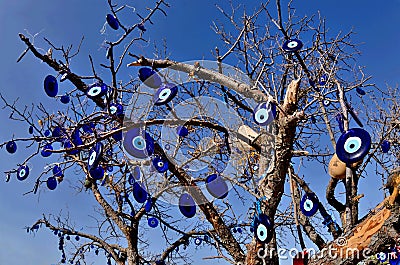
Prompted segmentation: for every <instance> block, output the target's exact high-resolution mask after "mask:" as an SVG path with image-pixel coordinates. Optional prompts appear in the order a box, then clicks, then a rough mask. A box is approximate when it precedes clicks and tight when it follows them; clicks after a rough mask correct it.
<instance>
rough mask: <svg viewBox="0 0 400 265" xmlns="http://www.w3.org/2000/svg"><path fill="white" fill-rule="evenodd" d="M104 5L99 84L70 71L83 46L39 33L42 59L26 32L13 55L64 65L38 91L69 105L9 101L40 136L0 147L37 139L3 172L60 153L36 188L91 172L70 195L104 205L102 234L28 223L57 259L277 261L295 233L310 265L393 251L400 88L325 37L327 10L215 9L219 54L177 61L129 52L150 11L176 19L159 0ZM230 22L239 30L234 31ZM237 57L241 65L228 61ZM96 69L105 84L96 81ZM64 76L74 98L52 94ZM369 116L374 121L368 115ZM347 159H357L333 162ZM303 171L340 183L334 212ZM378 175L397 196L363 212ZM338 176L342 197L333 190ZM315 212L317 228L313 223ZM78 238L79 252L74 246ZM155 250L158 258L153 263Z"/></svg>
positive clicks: (47, 221)
mask: <svg viewBox="0 0 400 265" xmlns="http://www.w3.org/2000/svg"><path fill="white" fill-rule="evenodd" d="M108 3H109V7H110V14H108V15H107V22H108V24H109V25H108V26H109V27H111V28H112V29H115V30H121V31H122V32H123V34H122V35H121V36H120V37H119V38H118V39H116V40H108V41H106V47H107V55H106V56H107V59H108V63H107V64H96V62H95V60H93V58H92V57H89V61H90V63H91V66H92V69H91V71H92V75H91V76H81V75H80V74H79V73H74V72H72V71H71V58H73V57H76V56H78V55H79V51H80V45H79V47H78V49H76V50H75V51H74V50H73V49H72V45H71V46H68V47H65V46H61V47H58V46H57V45H54V44H53V43H52V42H51V41H50V40H47V39H45V40H46V42H47V44H48V47H47V49H45V50H48V52H47V53H43V52H41V49H39V48H38V47H35V46H34V45H33V43H32V40H30V39H29V38H28V37H26V36H25V35H23V34H20V35H19V36H20V39H21V40H22V41H23V42H24V43H25V45H26V47H27V48H26V50H25V51H24V52H23V53H22V54H21V56H20V58H18V61H20V60H21V59H22V58H23V57H24V56H25V55H26V54H27V53H31V54H33V55H34V56H35V57H37V58H38V59H39V60H41V61H43V62H44V63H46V64H47V65H48V66H49V67H50V68H51V69H52V70H53V71H54V73H55V75H56V76H57V77H55V76H53V75H49V76H47V77H46V79H45V81H44V82H45V84H44V86H45V89H46V93H47V95H48V96H50V97H56V98H59V99H60V101H61V102H63V103H65V104H69V107H68V109H67V110H66V111H58V112H55V111H52V110H49V109H48V108H46V106H43V105H41V104H40V105H39V106H32V107H25V108H23V109H21V108H20V107H19V106H18V104H17V102H13V103H10V102H9V101H7V100H6V99H5V98H4V97H3V96H2V99H3V102H4V104H5V106H6V107H7V108H8V109H10V110H11V116H10V118H11V119H14V120H17V121H22V122H24V123H27V124H28V125H29V126H30V127H31V128H30V130H31V135H30V136H28V137H21V138H15V139H12V141H10V142H6V143H3V144H2V145H1V146H6V148H7V150H8V151H9V152H15V146H16V145H19V144H20V143H21V142H27V143H29V146H30V149H31V150H32V153H31V155H30V156H28V157H27V158H26V159H25V161H22V162H21V163H20V164H19V165H18V166H17V168H15V169H11V170H9V171H7V172H6V174H7V175H8V179H9V178H10V176H11V175H12V174H17V178H18V179H20V180H23V179H25V178H26V177H28V175H29V167H28V162H29V161H30V160H31V159H32V158H33V157H35V156H40V155H41V156H44V157H47V156H50V155H52V157H57V159H55V160H54V161H53V162H52V163H48V164H47V165H46V166H45V167H44V170H43V172H42V174H41V175H40V176H39V177H38V178H37V180H36V185H35V186H34V187H33V189H32V191H31V192H28V193H33V194H36V193H37V192H38V191H39V190H40V189H43V188H45V187H44V186H45V185H47V187H48V188H49V189H55V188H56V186H57V184H59V185H62V184H63V183H62V181H63V179H64V172H66V171H75V172H84V175H85V177H84V178H82V179H79V181H78V182H79V183H78V184H77V185H76V186H77V188H78V189H79V190H80V192H87V193H88V194H90V195H91V196H93V197H94V198H95V200H96V201H97V203H98V206H99V211H98V215H96V225H97V231H98V232H97V233H96V234H94V233H86V232H83V231H78V230H76V229H74V226H73V224H72V221H71V220H69V218H63V217H62V216H58V215H56V214H54V215H51V216H43V217H42V218H41V219H39V220H37V221H36V222H35V223H34V224H33V225H32V226H31V227H28V231H29V230H31V231H32V230H37V229H39V227H40V226H45V227H47V228H48V229H50V230H52V231H54V233H55V234H56V235H58V236H59V250H60V251H61V261H60V263H66V262H71V263H75V264H80V263H85V262H88V260H90V258H88V257H89V256H90V255H92V254H93V253H94V254H98V253H99V250H104V252H105V253H106V259H107V260H108V263H109V264H110V263H112V261H113V262H114V263H115V264H148V263H155V264H164V263H165V262H170V263H171V264H179V263H185V264H186V263H189V262H190V261H191V259H192V256H193V255H191V254H190V253H188V252H187V251H184V250H182V249H185V248H186V247H187V246H188V245H189V243H190V242H193V243H194V244H195V245H197V246H200V245H206V246H209V247H211V249H213V250H215V253H217V254H216V255H214V256H210V257H206V258H208V259H224V260H226V261H228V262H230V263H232V264H245V263H246V264H252V265H253V264H278V263H279V259H278V252H277V250H278V248H285V247H287V244H286V243H285V241H286V239H287V238H288V236H287V235H285V234H287V233H288V232H289V233H290V237H291V238H294V239H295V240H296V243H298V244H299V245H300V247H301V248H302V249H304V248H307V246H306V243H305V242H306V241H305V240H304V239H303V237H304V236H307V237H308V238H309V239H310V240H311V241H312V242H313V243H314V244H315V246H316V247H317V248H318V249H319V250H320V251H321V252H320V254H321V255H315V256H312V257H303V258H300V259H302V260H303V262H306V260H307V259H309V263H308V264H319V263H321V262H324V264H355V263H356V262H358V261H359V260H362V259H363V258H365V257H361V256H357V255H349V254H347V253H346V251H349V250H351V251H353V252H352V253H353V254H354V251H355V250H357V251H362V250H365V249H368V250H369V251H370V253H375V252H379V251H381V250H383V249H385V248H386V247H387V245H388V244H389V245H392V246H394V245H395V244H396V237H397V233H398V229H399V228H398V224H397V223H398V218H399V212H398V207H397V202H396V201H395V199H396V196H397V193H398V187H397V185H398V184H399V183H400V180H399V182H397V178H398V171H393V169H395V168H396V166H398V161H399V158H400V157H399V148H400V145H399V135H400V134H399V131H400V125H399V118H400V117H399V116H400V110H399V108H400V106H399V103H398V102H399V91H398V87H396V88H385V89H380V88H377V87H376V86H375V85H374V84H373V83H371V81H370V80H371V77H370V76H368V75H366V74H365V73H364V68H363V67H361V66H358V65H357V64H356V63H357V56H358V54H359V52H358V50H357V46H356V45H355V44H353V43H352V42H351V37H352V34H353V33H352V32H349V33H346V34H338V35H336V36H330V35H329V32H328V30H327V29H326V24H325V20H324V18H323V17H322V16H321V15H319V14H318V15H315V16H307V17H299V16H297V15H296V12H295V11H296V9H295V8H293V6H292V2H291V1H290V2H289V4H288V5H287V6H283V5H282V4H281V2H280V1H279V0H276V1H275V3H269V2H267V3H261V4H260V5H259V8H258V9H257V10H255V11H254V12H253V13H251V14H248V13H247V12H246V11H245V10H242V9H241V8H237V7H235V6H233V5H232V8H231V10H230V11H228V10H224V9H222V8H220V7H218V6H217V8H218V9H219V10H220V11H221V15H222V17H223V18H224V19H225V21H220V22H215V23H214V24H213V29H214V30H215V32H216V34H218V36H219V37H220V38H221V40H222V42H223V43H224V45H223V46H221V47H217V48H215V51H213V55H214V56H215V62H207V61H204V60H195V61H191V62H176V61H173V60H170V59H169V58H167V56H166V54H167V51H166V49H165V50H160V49H159V48H158V47H155V53H156V57H155V58H145V57H143V56H142V55H140V54H134V53H133V51H131V47H132V45H133V44H134V43H136V42H146V41H147V40H146V38H145V34H144V33H145V30H146V28H145V27H146V25H147V24H148V23H152V19H153V17H154V16H157V15H167V8H168V7H169V5H168V4H167V3H166V2H165V1H164V0H159V1H157V2H155V3H154V5H153V7H151V8H148V13H147V14H142V15H139V18H140V22H139V23H137V24H134V25H124V24H123V23H122V21H121V20H120V19H119V15H120V14H121V13H123V12H125V10H127V9H129V8H130V7H129V6H128V5H121V6H117V5H114V4H113V3H112V2H111V0H109V1H108ZM285 10H286V11H285ZM227 23H229V24H230V26H231V27H232V28H233V31H231V32H228V31H226V30H225V28H226V27H225V25H227ZM82 41H84V40H83V39H82ZM228 58H229V59H231V61H232V58H233V59H234V61H235V62H236V65H234V66H229V65H226V64H225V62H226V61H227V60H228ZM126 65H128V66H129V67H131V68H133V69H135V70H136V69H137V70H138V73H139V78H135V77H132V76H131V77H130V78H129V80H122V76H121V75H120V73H121V71H122V70H121V69H123V68H124V67H126ZM99 67H102V68H105V69H107V70H109V72H108V73H109V76H108V77H105V76H99V75H98V74H97V72H98V71H96V69H98V68H99ZM58 80H60V81H61V82H64V81H66V82H67V80H68V81H69V82H71V83H72V84H73V85H74V86H75V88H74V89H73V90H72V91H70V92H69V93H68V94H67V95H63V96H57V85H58ZM93 80H94V82H93ZM103 80H111V82H110V83H109V84H105V83H104V82H103ZM90 82H93V83H90ZM366 90H368V91H369V92H370V93H368V94H366V93H365V91H366ZM372 108H374V109H376V111H373V112H370V111H368V109H372ZM356 110H365V111H364V112H363V113H359V114H357V113H356ZM36 118H38V119H39V123H36V122H35V120H36ZM355 127H363V128H364V130H354V128H355ZM353 131H356V132H357V133H360V132H361V133H362V134H361V136H360V135H359V134H357V133H355V135H353V134H352V133H353ZM368 132H369V133H368ZM365 133H366V134H367V136H366V135H365ZM354 137H355V138H357V139H355V140H354V139H353V138H354ZM369 137H370V138H371V143H369V139H368V138H369ZM338 138H340V139H342V138H345V139H344V140H346V143H345V144H344V145H343V143H342V142H343V140H337V139H338ZM349 139H350V140H349ZM347 140H348V141H354V142H351V143H349V142H348V141H347ZM341 141H342V142H341ZM338 145H339V146H338ZM349 149H350V151H349ZM343 153H345V154H346V155H347V157H346V159H347V158H348V161H344V162H343V161H341V160H340V159H339V157H343ZM336 154H337V156H336ZM349 157H350V158H349ZM307 165H312V166H315V165H319V166H320V167H323V168H325V169H326V170H327V172H328V171H329V173H330V174H331V175H332V178H331V180H330V182H329V184H328V186H327V188H326V199H327V201H328V203H329V205H330V206H328V205H324V204H323V203H322V202H321V200H319V199H318V197H317V196H319V197H322V193H321V192H316V191H315V190H314V189H316V187H312V186H311V185H309V184H308V183H307V181H308V179H306V178H304V177H303V175H304V173H305V169H304V168H305V167H306V166H307ZM368 165H370V166H371V167H373V168H375V172H374V174H376V175H380V176H381V178H382V184H385V182H386V179H387V177H388V176H389V174H390V173H391V172H392V171H393V173H392V178H391V179H390V181H389V185H388V188H389V189H390V190H391V191H392V190H393V191H392V194H393V196H391V199H390V200H389V199H388V200H386V199H385V201H383V202H382V203H381V204H379V205H378V206H377V208H376V209H374V210H373V211H371V213H369V214H368V215H367V216H364V217H362V218H360V217H359V213H358V204H359V202H360V199H361V198H362V196H364V195H363V194H360V195H359V194H358V182H359V181H363V180H362V178H361V177H362V176H363V175H365V174H367V166H368ZM333 167H335V169H334V170H336V171H335V172H333V171H332V170H333ZM337 171H339V172H340V174H339V173H338V172H337ZM396 172H397V173H396ZM336 173H337V174H336ZM370 174H372V172H371V173H370ZM396 174H397V175H396ZM341 182H342V183H344V186H345V191H346V200H345V202H344V203H343V202H340V201H339V200H338V199H337V198H336V195H335V190H336V188H337V186H338V184H340V183H341ZM286 183H288V187H289V191H288V192H287V193H285V184H286ZM228 192H229V197H226V196H227V194H228ZM365 196H368V195H365ZM309 203H311V206H310V204H309ZM313 204H314V205H313ZM328 207H329V208H328ZM309 208H310V209H309ZM178 209H179V211H180V212H181V214H183V215H184V216H185V217H187V218H182V217H181V216H182V215H181V214H180V213H179V211H178ZM330 209H333V210H335V211H337V212H338V213H339V215H340V221H339V220H338V221H335V220H334V218H333V216H332V214H331V213H330ZM316 210H319V213H320V215H321V217H322V219H318V217H310V216H312V215H313V214H314V213H315V211H316ZM313 211H314V212H313ZM304 213H305V214H304ZM321 222H322V225H320V224H318V223H321ZM148 226H150V228H148ZM323 226H325V227H327V228H328V231H329V235H326V233H325V232H323V229H324V227H323ZM151 227H159V228H161V229H160V230H159V232H160V233H161V234H162V236H161V237H160V239H159V240H157V241H156V242H154V240H149V237H148V230H149V229H151ZM324 234H325V236H321V235H324ZM71 236H74V237H75V238H76V241H77V242H78V243H79V244H78V243H76V242H75V243H72V242H71V241H69V240H70V239H71ZM324 238H330V240H328V241H327V240H326V239H324ZM79 239H82V240H79ZM78 240H79V241H78ZM152 244H155V245H157V246H162V247H163V250H162V251H161V252H157V253H153V252H152V251H151V250H150V248H149V247H150V246H151V245H152ZM308 247H310V246H308ZM324 249H329V250H330V251H331V253H334V254H336V255H331V254H330V255H328V254H324V253H327V252H324V251H323V250H324ZM332 251H333V252H332ZM343 253H345V254H343Z"/></svg>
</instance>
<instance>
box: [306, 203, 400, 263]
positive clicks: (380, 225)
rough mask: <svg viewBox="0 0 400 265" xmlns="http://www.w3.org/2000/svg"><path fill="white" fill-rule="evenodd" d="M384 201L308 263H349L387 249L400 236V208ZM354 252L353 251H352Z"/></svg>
mask: <svg viewBox="0 0 400 265" xmlns="http://www.w3.org/2000/svg"><path fill="white" fill-rule="evenodd" d="M385 205H387V200H386V199H385V200H384V201H383V202H381V203H380V204H379V205H378V206H377V207H376V208H375V209H374V210H373V211H371V213H370V214H368V215H367V216H365V217H364V218H363V219H362V221H361V222H360V223H359V224H358V225H356V226H355V227H354V228H352V229H351V230H350V231H349V232H348V233H346V234H345V235H343V237H342V238H339V241H334V242H331V243H330V244H329V245H328V246H327V247H326V248H325V249H323V250H322V251H321V252H319V253H317V254H316V255H315V256H313V257H312V258H311V259H310V261H309V263H308V265H319V264H324V265H338V264H343V265H350V264H357V262H358V261H360V260H363V259H364V258H367V257H368V256H370V255H374V254H375V253H377V252H380V251H382V250H386V249H387V247H388V246H389V245H393V244H394V243H395V242H396V239H397V238H398V236H399V232H400V230H399V228H400V227H399V224H400V207H399V205H398V204H397V205H396V206H395V207H393V208H390V209H388V208H386V207H385ZM351 253H353V254H351Z"/></svg>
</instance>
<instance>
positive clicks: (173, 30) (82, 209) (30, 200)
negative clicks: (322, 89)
mask: <svg viewBox="0 0 400 265" xmlns="http://www.w3.org/2000/svg"><path fill="white" fill-rule="evenodd" d="M130 2H134V4H137V5H138V6H136V7H137V8H138V10H140V9H142V8H143V5H144V3H149V2H151V1H130ZM215 2H221V5H226V3H225V4H224V2H223V1H215V0H205V1H194V0H171V1H169V3H170V4H171V8H169V9H167V10H166V11H167V12H168V16H167V17H166V18H165V17H163V15H161V14H160V13H159V14H157V15H156V16H155V18H154V20H153V21H154V25H148V26H147V29H148V30H147V32H146V34H145V37H147V38H149V40H150V41H151V42H154V41H156V42H157V43H158V44H159V45H161V44H162V42H161V40H162V38H166V41H167V45H168V52H170V56H169V57H170V58H171V59H174V60H196V59H199V58H206V59H212V55H211V53H210V51H211V50H213V49H214V47H215V46H216V45H217V44H220V43H219V42H218V41H217V36H216V35H215V34H214V32H213V31H212V30H211V28H210V26H211V24H212V22H211V21H212V20H215V19H221V20H222V17H221V15H220V13H219V11H218V10H217V9H216V8H215V7H214V3H215ZM236 2H240V3H244V4H245V5H246V7H247V9H248V10H249V12H248V13H250V11H251V10H253V8H254V6H257V5H256V4H255V3H256V2H257V1H252V0H249V1H236ZM284 2H285V1H284ZM294 6H295V7H297V8H298V12H300V13H305V14H310V15H311V14H313V13H315V12H316V11H317V10H320V11H321V14H322V16H325V17H326V18H327V25H328V27H329V28H330V33H331V35H332V36H334V35H336V34H337V33H338V32H339V31H342V32H347V31H349V30H350V29H352V28H353V29H354V31H355V32H357V34H356V35H355V39H354V40H355V42H359V43H363V44H362V45H361V46H360V47H359V49H360V50H361V52H362V55H361V57H360V58H359V60H358V62H359V64H360V65H365V66H366V73H367V74H370V75H373V76H374V79H373V82H375V83H376V84H378V85H379V86H381V87H384V86H385V84H386V83H387V84H389V85H391V86H395V85H396V84H398V83H399V82H400V64H399V63H398V62H399V59H400V56H399V50H398V49H397V45H398V44H400V30H399V23H398V20H399V19H398V14H399V13H400V0H386V1H372V0H367V1H349V0H336V1H320V0H308V1H300V0H298V1H294ZM106 13H107V5H106V1H105V0H104V1H101V0H85V1H80V0H70V1H64V0H36V1H32V0H18V1H6V0H0V38H1V44H0V58H1V60H2V61H1V63H0V92H1V93H2V94H3V96H5V97H6V98H7V99H8V100H10V101H11V100H14V99H16V98H17V97H19V98H20V100H19V102H18V104H20V106H23V105H30V104H32V103H36V104H37V103H39V102H43V103H44V104H47V106H50V107H51V106H53V107H55V106H56V105H55V104H54V103H53V101H52V100H49V99H48V98H46V97H45V96H44V93H43V89H42V82H43V78H44V77H45V76H46V75H47V74H50V73H52V71H51V70H50V69H49V68H48V67H47V66H46V65H45V64H43V63H41V62H40V61H38V60H37V59H36V58H34V57H33V56H32V55H31V54H28V55H26V56H25V57H24V59H23V60H22V62H20V63H18V64H17V63H16V59H17V58H18V56H19V54H20V53H21V52H22V51H23V50H24V49H25V46H24V44H23V43H22V42H21V41H20V40H19V38H18V33H19V32H29V33H31V34H36V33H39V34H38V36H37V37H36V38H35V44H37V45H38V46H40V47H47V45H46V44H45V43H44V42H43V37H47V38H48V39H50V40H52V41H53V42H54V43H55V44H59V45H60V44H65V45H68V44H71V43H72V44H73V45H74V46H75V47H76V45H77V44H78V43H79V40H80V38H81V37H82V36H85V41H84V43H83V46H82V48H81V50H82V53H81V54H80V55H79V57H77V58H76V59H74V60H73V70H74V71H76V72H78V73H80V74H82V75H85V74H89V73H90V68H89V61H88V59H87V58H88V57H87V54H89V53H90V54H92V55H94V57H95V58H102V56H103V58H104V55H105V50H104V49H102V48H101V43H102V41H104V39H105V38H113V37H115V36H114V35H113V34H118V33H114V32H112V31H110V30H109V29H108V30H107V31H106V33H105V35H101V34H100V30H101V28H102V27H103V24H104V21H105V15H106ZM131 21H133V23H135V22H136V21H137V22H138V21H139V20H138V19H137V16H136V15H135V14H134V13H133V12H132V18H131ZM25 30H26V31H25ZM133 49H134V50H135V52H136V53H138V54H144V55H146V56H149V57H151V56H152V53H151V52H150V51H149V49H147V47H145V46H140V45H135V46H134V47H133ZM98 60H99V61H100V60H102V59H98ZM100 73H101V71H100ZM68 89H69V87H68V85H62V86H61V92H64V91H67V90H68ZM57 106H59V104H57ZM8 116H9V112H8V111H1V112H0V118H1V120H2V121H3V126H1V127H0V141H2V142H3V141H7V140H9V139H10V138H11V137H12V136H13V134H14V135H15V136H26V135H27V127H26V125H22V124H20V123H17V122H12V121H9V120H8ZM22 149H23V146H22V145H21V146H19V151H18V152H17V153H16V154H14V155H9V154H7V153H6V152H5V150H0V151H1V152H0V171H5V170H7V169H10V168H11V167H13V165H15V164H17V163H18V162H20V161H22V159H23V158H24V157H25V155H26V153H25V152H23V151H22ZM31 166H32V168H33V172H32V173H31V174H32V175H35V174H38V173H39V172H40V170H41V167H42V166H43V164H42V163H40V162H39V160H36V162H35V161H33V162H32V165H31ZM322 173H323V170H311V169H310V171H309V174H310V177H309V179H308V181H310V182H312V186H313V188H315V189H318V188H320V190H323V191H324V190H325V185H326V183H327V181H328V176H326V178H321V177H318V178H317V177H316V180H315V182H313V179H312V176H318V175H319V174H322ZM69 177H70V179H71V180H74V179H76V178H77V176H69ZM4 179H5V176H4V178H3V177H1V178H0V216H1V218H0V264H7V265H20V264H44V265H50V264H53V263H57V261H59V258H60V253H59V251H58V250H57V240H56V238H55V237H54V236H53V235H52V234H51V233H50V232H47V231H46V232H42V233H38V234H37V235H36V236H33V235H28V234H26V232H25V230H24V229H23V227H24V226H26V225H29V224H31V223H32V222H33V221H34V220H35V219H36V218H39V217H41V214H42V213H50V212H56V213H59V212H60V211H61V210H62V211H63V213H66V212H70V214H71V218H72V219H75V220H81V221H84V222H89V221H90V218H89V217H88V212H91V211H92V210H93V209H92V205H93V201H91V200H90V199H88V196H84V194H76V193H75V192H74V191H72V190H71V189H69V188H68V185H62V186H60V188H59V189H58V190H57V191H56V192H48V191H46V192H42V193H41V194H40V196H32V195H27V196H22V194H23V193H24V192H26V191H28V190H29V189H30V188H31V187H32V185H33V183H32V181H30V180H28V181H26V182H23V183H21V182H18V183H17V181H16V180H15V178H13V179H12V180H11V181H10V183H5V181H4ZM32 179H33V178H31V180H32ZM371 182H372V185H371ZM375 183H376V185H375ZM368 185H369V187H368V188H367V186H368ZM379 186H380V181H379V180H378V179H372V180H362V181H361V186H360V190H364V192H365V193H368V192H369V191H371V192H372V193H371V194H372V195H370V196H367V198H365V199H363V200H364V201H363V202H364V204H365V206H364V208H363V209H364V210H365V209H368V208H370V207H373V206H374V205H375V203H376V202H377V201H378V200H380V199H381V197H379V196H378V195H377V193H376V190H377V189H378V187H379ZM371 188H372V189H373V191H372V190H369V189H371ZM319 196H320V197H324V192H321V194H319ZM380 196H382V195H380ZM78 226H80V225H77V229H79V227H78ZM195 264H204V262H203V261H200V260H197V261H196V262H195ZM210 264H212V263H210Z"/></svg>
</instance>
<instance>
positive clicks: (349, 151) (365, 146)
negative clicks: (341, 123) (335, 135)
mask: <svg viewBox="0 0 400 265" xmlns="http://www.w3.org/2000/svg"><path fill="white" fill-rule="evenodd" d="M370 148H371V136H370V135H369V133H368V132H367V131H365V130H363V129H360V128H353V129H349V130H348V131H347V132H345V133H343V134H342V135H341V136H340V137H339V139H338V141H337V143H336V154H337V156H338V158H339V159H340V160H341V161H343V162H344V163H346V164H352V163H354V162H357V161H360V160H362V159H363V158H364V157H365V156H366V155H367V154H368V152H369V150H370Z"/></svg>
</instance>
